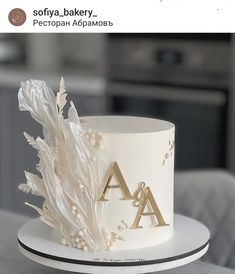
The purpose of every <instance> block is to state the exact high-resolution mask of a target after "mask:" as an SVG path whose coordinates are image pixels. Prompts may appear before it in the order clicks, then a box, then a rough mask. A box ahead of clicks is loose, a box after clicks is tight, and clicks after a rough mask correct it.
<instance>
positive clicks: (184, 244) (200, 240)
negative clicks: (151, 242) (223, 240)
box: [18, 215, 210, 274]
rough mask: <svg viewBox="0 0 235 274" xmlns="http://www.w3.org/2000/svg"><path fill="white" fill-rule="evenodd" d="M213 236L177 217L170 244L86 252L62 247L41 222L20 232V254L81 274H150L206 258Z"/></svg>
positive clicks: (25, 227) (192, 223)
mask: <svg viewBox="0 0 235 274" xmlns="http://www.w3.org/2000/svg"><path fill="white" fill-rule="evenodd" d="M209 237H210V233H209V231H208V229H207V228H206V227H205V226H204V225H202V224H201V223H199V222H197V221H195V220H192V219H190V218H187V217H184V216H181V215H175V216H174V235H173V236H172V237H171V239H169V240H168V241H166V242H164V243H162V244H159V245H156V246H151V247H147V248H141V249H133V250H124V251H111V252H110V251H102V252H84V251H81V250H78V249H75V248H72V247H67V246H62V245H61V244H59V243H57V242H56V241H55V240H54V239H53V237H52V232H51V229H50V228H49V227H48V226H47V225H45V224H44V223H42V222H41V221H40V219H34V220H31V221H29V222H28V223H26V224H25V225H24V226H23V227H22V228H21V229H20V230H19V232H18V242H19V249H20V251H21V252H22V253H23V254H24V255H25V256H26V257H28V258H29V259H31V260H33V261H35V262H38V263H40V264H43V265H46V266H49V267H54V268H58V269H62V270H67V271H73V272H80V273H96V274H101V273H102V274H105V273H109V274H110V273H112V274H116V273H122V274H129V273H133V274H134V273H150V272H154V271H161V270H166V269H170V268H175V267H178V266H182V265H185V264H188V263H190V262H192V261H195V260H197V259H199V258H200V257H201V256H202V255H204V254H205V253H206V251H207V249H208V246H209Z"/></svg>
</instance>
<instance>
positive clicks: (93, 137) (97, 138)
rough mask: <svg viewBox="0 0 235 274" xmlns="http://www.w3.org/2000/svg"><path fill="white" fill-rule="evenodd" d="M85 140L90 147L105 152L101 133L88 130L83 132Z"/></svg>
mask: <svg viewBox="0 0 235 274" xmlns="http://www.w3.org/2000/svg"><path fill="white" fill-rule="evenodd" d="M85 138H86V139H87V141H88V143H89V144H90V145H91V146H93V147H95V148H97V149H98V150H100V151H104V150H105V144H104V137H103V135H102V133H100V132H97V131H93V130H92V129H90V128H89V129H87V130H86V131H85Z"/></svg>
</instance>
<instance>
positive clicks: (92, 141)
mask: <svg viewBox="0 0 235 274" xmlns="http://www.w3.org/2000/svg"><path fill="white" fill-rule="evenodd" d="M95 143H96V141H95V138H91V139H90V144H91V146H94V145H95Z"/></svg>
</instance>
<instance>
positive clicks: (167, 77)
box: [0, 34, 235, 213]
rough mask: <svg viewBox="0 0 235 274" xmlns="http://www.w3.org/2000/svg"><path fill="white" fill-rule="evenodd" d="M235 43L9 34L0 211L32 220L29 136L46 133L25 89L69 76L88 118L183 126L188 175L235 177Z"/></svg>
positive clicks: (185, 37) (2, 60) (181, 155)
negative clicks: (26, 189) (22, 104)
mask: <svg viewBox="0 0 235 274" xmlns="http://www.w3.org/2000/svg"><path fill="white" fill-rule="evenodd" d="M234 41H235V39H234V37H233V35H231V34H1V35H0V104H1V107H0V112H1V115H0V117H1V119H0V121H1V124H0V127H1V129H0V130H1V137H0V151H1V155H0V157H1V158H0V183H1V184H0V187H1V193H0V195H1V197H0V205H1V207H4V208H9V209H12V210H14V211H19V212H26V213H31V212H32V211H31V209H26V207H25V205H24V204H23V202H22V201H23V199H25V198H24V194H19V192H18V190H17V185H18V184H20V183H22V182H24V174H23V171H24V170H29V171H33V170H34V165H35V163H36V161H37V158H36V155H35V151H33V150H31V148H30V147H29V146H28V145H27V144H26V142H25V140H24V137H23V135H22V132H23V131H27V132H29V133H31V134H32V135H34V136H38V135H41V128H40V127H39V126H38V125H37V124H36V123H35V122H34V121H33V120H32V119H31V117H30V115H29V114H28V113H22V112H20V111H19V110H18V103H17V91H18V89H19V85H20V81H23V80H27V79H32V78H34V79H41V80H45V81H46V82H47V83H48V85H50V86H51V87H52V88H53V89H54V91H57V90H58V85H59V81H60V77H61V76H62V75H63V76H64V78H65V81H66V85H67V89H68V91H69V93H70V96H69V98H70V99H71V100H73V101H74V103H75V104H76V106H77V107H78V112H79V114H80V115H99V114H120V115H139V116H148V117H156V118H160V119H167V120H170V121H172V122H173V123H175V125H176V162H175V166H176V169H177V170H180V169H183V170H185V169H202V168H203V169H205V168H225V169H228V170H230V171H232V172H235V134H234V133H235V121H234V119H235V115H233V113H234V111H235V110H234V109H235V99H234V94H233V93H234V92H235V90H234V85H233V81H234V80H233V70H234V68H233V67H234V63H235V62H234V61H235V46H234Z"/></svg>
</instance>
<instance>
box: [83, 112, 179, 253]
mask: <svg viewBox="0 0 235 274" xmlns="http://www.w3.org/2000/svg"><path fill="white" fill-rule="evenodd" d="M82 120H83V123H82V125H83V127H84V129H91V130H94V131H99V132H101V133H102V134H103V138H104V143H105V146H106V148H105V150H104V152H103V159H104V162H105V164H106V167H105V170H102V171H101V176H102V178H103V180H104V182H103V190H102V192H101V195H100V198H99V202H100V203H105V205H106V210H105V220H104V227H105V228H107V229H108V230H109V231H111V232H113V235H114V237H118V238H119V239H118V240H117V241H116V242H115V245H114V246H113V248H112V250H116V249H136V248H143V247H146V246H151V245H156V244H159V243H161V242H163V241H166V240H168V239H169V238H170V237H171V236H172V234H173V177H174V131H175V128H174V125H173V124H172V123H170V122H167V121H163V120H158V119H152V118H143V117H130V116H94V117H92V116H91V117H84V118H82Z"/></svg>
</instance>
